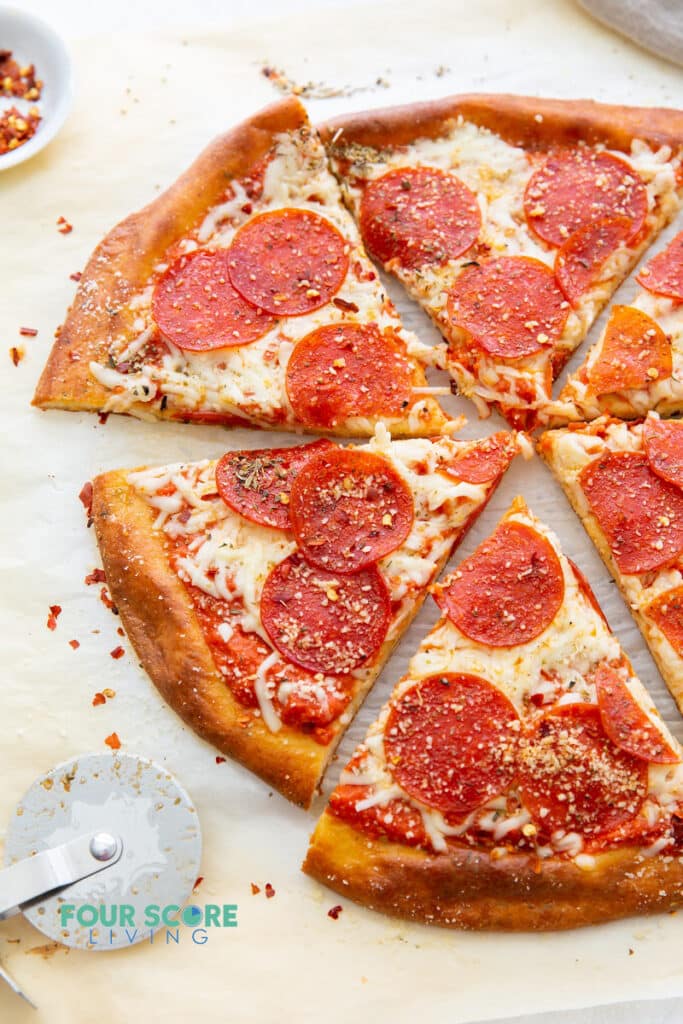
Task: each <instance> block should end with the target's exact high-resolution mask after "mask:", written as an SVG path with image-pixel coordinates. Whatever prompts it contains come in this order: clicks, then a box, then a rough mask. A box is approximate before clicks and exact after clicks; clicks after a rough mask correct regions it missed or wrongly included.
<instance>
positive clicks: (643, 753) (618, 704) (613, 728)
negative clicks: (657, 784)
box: [595, 664, 680, 764]
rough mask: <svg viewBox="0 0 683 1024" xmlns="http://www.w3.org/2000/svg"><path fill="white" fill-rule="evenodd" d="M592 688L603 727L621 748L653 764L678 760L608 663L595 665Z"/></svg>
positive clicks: (613, 741) (676, 761) (672, 762)
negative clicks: (593, 688) (594, 691)
mask: <svg viewBox="0 0 683 1024" xmlns="http://www.w3.org/2000/svg"><path fill="white" fill-rule="evenodd" d="M595 689H596V692H597V695H598V707H599V708H600V717H601V718H602V725H603V728H604V730H605V732H606V733H607V735H608V736H609V738H610V739H611V741H612V743H614V744H615V745H616V746H617V747H619V749H620V750H625V751H626V753H627V754H632V755H633V756H634V757H638V758H640V759H641V760H643V761H652V762H653V763H654V764H677V763H678V762H679V761H680V757H679V756H678V754H677V753H676V751H675V750H674V749H673V748H672V746H671V744H670V743H669V742H668V741H667V740H666V739H665V738H664V735H663V734H662V732H661V731H660V730H659V729H658V728H657V726H656V725H655V724H654V722H652V721H651V720H650V718H649V716H648V715H647V714H646V713H645V712H644V711H643V709H642V708H641V706H640V704H639V703H638V701H637V700H636V699H635V697H634V696H633V694H632V693H631V691H630V690H629V688H628V686H627V685H626V682H625V680H624V679H623V678H622V677H621V676H620V675H619V673H618V672H617V671H616V669H614V668H612V666H611V665H608V664H602V665H599V666H598V668H597V671H596V672H595Z"/></svg>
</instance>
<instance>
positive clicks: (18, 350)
mask: <svg viewBox="0 0 683 1024" xmlns="http://www.w3.org/2000/svg"><path fill="white" fill-rule="evenodd" d="M25 355H26V352H25V351H24V347H23V345H12V347H11V349H10V350H9V357H10V359H11V360H12V362H13V363H14V365H15V366H18V365H19V363H20V362H21V360H22V359H23V358H24V356H25Z"/></svg>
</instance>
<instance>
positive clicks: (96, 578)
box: [84, 569, 107, 587]
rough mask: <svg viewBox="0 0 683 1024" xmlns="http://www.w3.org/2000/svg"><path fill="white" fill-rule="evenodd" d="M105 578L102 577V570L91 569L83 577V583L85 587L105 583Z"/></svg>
mask: <svg viewBox="0 0 683 1024" xmlns="http://www.w3.org/2000/svg"><path fill="white" fill-rule="evenodd" d="M106 582H107V577H106V576H105V575H104V569H93V571H92V572H89V573H88V575H87V576H86V577H85V580H84V583H85V584H86V586H88V587H89V586H90V585H91V584H92V583H106Z"/></svg>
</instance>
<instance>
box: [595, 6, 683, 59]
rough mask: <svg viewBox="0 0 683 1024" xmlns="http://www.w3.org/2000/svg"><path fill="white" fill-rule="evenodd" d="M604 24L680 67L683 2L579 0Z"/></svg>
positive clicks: (682, 56) (682, 50)
mask: <svg viewBox="0 0 683 1024" xmlns="http://www.w3.org/2000/svg"><path fill="white" fill-rule="evenodd" d="M579 3H580V5H581V6H582V7H583V8H584V10H586V11H588V13H589V14H592V15H593V16H594V17H595V18H597V19H598V21H601V22H602V23H603V25H607V26H608V28H613V29H616V31H617V32H621V34H622V35H624V36H627V37H628V38H629V39H632V40H633V42H634V43H637V44H638V45H639V46H642V47H643V49H645V50H650V52H651V53H656V54H657V56H658V57H666V58H667V60H670V61H673V62H674V64H683V0H579Z"/></svg>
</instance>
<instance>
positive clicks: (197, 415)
mask: <svg viewBox="0 0 683 1024" xmlns="http://www.w3.org/2000/svg"><path fill="white" fill-rule="evenodd" d="M429 353H430V349H429V348H428V347H426V346H424V345H421V344H420V343H419V342H418V341H417V339H416V338H415V336H414V335H413V334H411V333H410V332H408V331H406V330H405V329H404V328H403V327H402V325H401V321H400V319H399V317H398V314H397V312H396V310H395V308H394V306H393V305H392V303H391V302H390V300H389V299H388V297H387V296H386V295H385V293H384V290H383V288H382V284H381V282H380V280H379V278H378V276H377V272H376V271H375V269H374V267H373V265H372V264H371V263H370V261H369V259H368V257H367V255H366V254H365V251H364V249H363V246H362V243H361V241H360V237H359V234H358V231H357V229H356V226H355V224H354V222H353V220H352V218H351V216H350V215H349V213H348V211H347V210H346V208H345V206H344V205H343V203H342V200H341V195H340V191H339V186H338V185H337V182H336V181H335V179H334V177H333V176H332V174H331V173H330V171H329V169H328V166H327V160H326V156H325V150H324V148H323V146H322V144H321V142H320V139H319V138H318V136H317V135H316V133H315V132H314V131H313V129H312V128H311V126H310V124H309V123H308V119H307V116H306V111H305V110H304V108H303V107H302V106H301V104H300V103H299V102H298V100H296V99H294V98H291V99H286V100H283V101H281V102H280V103H277V104H275V105H273V106H271V107H268V108H267V109H265V110H263V111H261V112H260V113H258V114H255V115H254V116H253V117H251V118H250V119H249V120H248V121H246V122H244V123H243V124H241V125H239V126H238V127H237V128H235V129H233V130H232V131H230V132H228V133H227V134H226V135H224V136H222V137H221V138H219V139H217V140H216V141H215V142H213V143H212V144H211V145H210V146H209V147H208V148H207V149H206V150H205V151H204V152H203V153H202V154H201V156H200V157H199V158H198V159H197V160H196V162H195V163H194V164H193V165H192V166H191V167H190V169H189V170H188V171H187V172H186V173H185V174H183V175H182V176H181V177H180V178H179V179H178V181H177V182H176V183H175V184H174V185H172V186H171V188H170V189H168V191H167V192H165V193H164V194H163V195H161V196H159V197H158V198H157V199H155V200H154V202H152V203H151V204H150V205H149V206H147V207H146V208H145V209H143V210H141V211H140V212H139V213H136V214H134V215H133V216H131V217H129V218H127V220H124V221H123V222H122V223H121V224H119V225H118V226H117V227H115V228H114V230H113V231H111V232H110V233H109V234H108V235H107V237H106V238H105V239H104V241H103V242H102V243H101V244H100V245H99V246H98V247H97V249H96V250H95V252H94V253H93V255H92V257H91V259H90V261H89V263H88V265H87V267H86V269H85V271H84V273H83V276H82V278H81V280H80V284H79V287H78V291H77V293H76V297H75V300H74V303H73V305H72V307H71V309H70V310H69V313H68V316H67V319H66V322H65V323H64V325H63V326H62V327H61V329H60V330H59V332H58V336H57V340H56V342H55V345H54V347H53V350H52V353H51V355H50V358H49V360H48V363H47V366H46V368H45V370H44V372H43V375H42V377H41V380H40V382H39V384H38V389H37V391H36V395H35V398H34V404H36V405H38V406H40V407H42V408H60V409H77V410H78V409H89V410H100V411H103V412H120V413H130V414H131V415H135V416H140V417H143V418H152V417H156V418H161V419H171V420H183V421H187V420H192V421H199V422H202V423H221V424H225V425H234V424H242V425H245V424H246V425H251V426H254V427H263V428H288V427H289V428H298V429H304V430H310V431H313V432H317V433H328V434H339V435H342V436H347V435H348V436H370V435H371V434H372V432H373V430H374V425H375V424H376V423H378V422H382V423H384V424H385V425H387V426H388V427H389V428H390V429H391V431H392V433H393V434H394V435H406V436H424V437H426V436H431V435H435V434H439V433H444V432H448V430H449V420H448V418H447V417H446V415H445V414H444V413H443V411H442V410H441V408H440V406H439V405H438V403H437V402H436V400H435V398H434V397H433V394H432V391H433V389H432V388H430V387H429V386H428V385H427V381H426V379H425V375H424V367H423V363H422V360H423V359H426V358H427V356H428V355H429ZM437 390H441V391H443V390H444V389H437Z"/></svg>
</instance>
